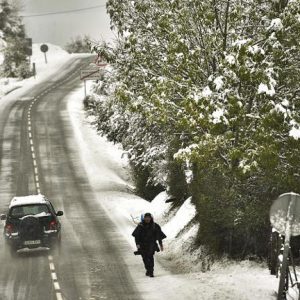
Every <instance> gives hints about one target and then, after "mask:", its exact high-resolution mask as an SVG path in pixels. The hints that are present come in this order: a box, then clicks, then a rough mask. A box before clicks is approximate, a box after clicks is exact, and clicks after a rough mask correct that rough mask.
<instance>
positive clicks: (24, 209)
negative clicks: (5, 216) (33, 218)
mask: <svg viewBox="0 0 300 300" xmlns="http://www.w3.org/2000/svg"><path fill="white" fill-rule="evenodd" d="M39 214H41V215H43V214H45V215H48V214H50V210H49V208H48V206H47V205H45V204H31V205H20V206H15V207H12V209H11V211H10V215H11V217H15V218H22V217H24V216H28V215H39Z"/></svg>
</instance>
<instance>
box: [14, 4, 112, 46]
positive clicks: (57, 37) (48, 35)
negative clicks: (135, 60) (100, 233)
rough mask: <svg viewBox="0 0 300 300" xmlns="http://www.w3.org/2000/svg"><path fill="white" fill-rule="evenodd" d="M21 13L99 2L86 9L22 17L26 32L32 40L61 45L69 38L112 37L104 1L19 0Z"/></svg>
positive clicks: (57, 9)
mask: <svg viewBox="0 0 300 300" xmlns="http://www.w3.org/2000/svg"><path fill="white" fill-rule="evenodd" d="M19 2H20V5H21V7H22V12H21V14H22V15H24V16H28V15H34V14H43V13H52V12H59V11H60V12H61V11H66V10H76V9H81V8H88V7H94V6H99V5H103V7H98V8H94V9H90V10H84V11H77V12H73V13H64V14H57V15H48V16H35V17H25V18H24V19H23V21H24V23H25V27H26V31H27V35H28V36H29V37H32V38H33V42H34V43H40V42H49V43H53V44H57V45H61V46H64V45H65V44H66V43H67V42H68V41H70V39H71V38H72V37H76V36H78V35H84V34H87V35H89V36H90V37H91V38H92V39H93V40H96V41H100V40H102V39H106V40H107V39H112V38H113V34H112V32H111V31H110V29H109V16H108V15H107V14H106V8H105V3H106V0H84V1H82V0H19Z"/></svg>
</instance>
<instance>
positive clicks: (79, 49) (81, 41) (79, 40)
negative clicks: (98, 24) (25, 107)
mask: <svg viewBox="0 0 300 300" xmlns="http://www.w3.org/2000/svg"><path fill="white" fill-rule="evenodd" d="M65 49H66V51H67V52H68V53H90V52H91V42H90V37H89V36H88V35H85V36H77V37H76V38H72V40H71V41H70V42H69V43H67V45H66V46H65Z"/></svg>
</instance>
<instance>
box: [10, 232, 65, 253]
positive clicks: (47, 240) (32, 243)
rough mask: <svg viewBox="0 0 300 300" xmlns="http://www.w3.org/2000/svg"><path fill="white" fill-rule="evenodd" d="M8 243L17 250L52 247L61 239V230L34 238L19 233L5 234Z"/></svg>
mask: <svg viewBox="0 0 300 300" xmlns="http://www.w3.org/2000/svg"><path fill="white" fill-rule="evenodd" d="M4 237H5V240H6V243H7V244H8V245H9V246H11V247H13V248H14V249H16V250H19V249H23V248H29V249H34V248H38V247H46V248H51V247H52V246H53V245H54V244H55V243H57V242H58V241H60V232H57V231H51V232H47V233H44V235H43V236H40V237H34V238H26V239H23V238H20V236H19V235H18V234H11V235H5V236H4Z"/></svg>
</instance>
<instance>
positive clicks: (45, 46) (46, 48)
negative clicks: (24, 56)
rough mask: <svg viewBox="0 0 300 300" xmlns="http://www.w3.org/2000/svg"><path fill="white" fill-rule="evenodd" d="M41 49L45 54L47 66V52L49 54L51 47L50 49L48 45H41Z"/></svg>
mask: <svg viewBox="0 0 300 300" xmlns="http://www.w3.org/2000/svg"><path fill="white" fill-rule="evenodd" d="M40 49H41V51H42V52H43V53H44V55H45V63H46V64H47V63H48V61H47V54H46V53H47V52H48V50H49V47H48V45H46V44H42V45H41V47H40Z"/></svg>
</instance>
